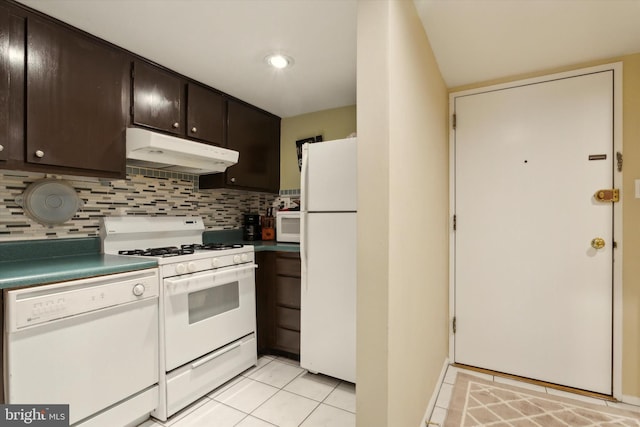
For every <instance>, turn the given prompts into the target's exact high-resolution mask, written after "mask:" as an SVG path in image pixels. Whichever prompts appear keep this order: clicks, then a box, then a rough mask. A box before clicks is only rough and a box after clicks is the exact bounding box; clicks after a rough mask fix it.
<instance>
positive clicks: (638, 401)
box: [622, 394, 640, 406]
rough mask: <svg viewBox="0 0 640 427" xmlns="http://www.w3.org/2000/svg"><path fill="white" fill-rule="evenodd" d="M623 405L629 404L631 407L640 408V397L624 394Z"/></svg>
mask: <svg viewBox="0 0 640 427" xmlns="http://www.w3.org/2000/svg"><path fill="white" fill-rule="evenodd" d="M622 403H628V404H629V405H635V406H640V397H638V396H629V395H626V394H623V395H622Z"/></svg>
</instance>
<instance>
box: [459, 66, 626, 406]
mask: <svg viewBox="0 0 640 427" xmlns="http://www.w3.org/2000/svg"><path fill="white" fill-rule="evenodd" d="M601 71H613V152H614V153H617V152H620V153H622V152H623V151H622V62H615V63H610V64H603V65H598V66H594V67H588V68H580V69H576V70H571V71H566V72H561V73H554V74H547V75H542V76H538V77H533V78H528V79H523V80H514V81H510V82H507V83H501V84H496V85H489V86H483V87H478V88H474V89H468V90H463V91H459V92H451V93H450V94H449V222H450V224H449V225H450V226H449V360H450V361H452V362H455V339H454V338H455V337H454V334H453V317H454V316H455V312H456V311H455V308H456V307H455V295H456V294H455V291H456V289H455V279H456V278H455V259H456V258H455V254H456V246H455V243H456V240H455V231H454V229H453V216H454V214H455V212H456V206H455V202H456V199H455V196H456V191H455V190H456V187H455V185H456V180H455V177H456V170H455V160H456V158H455V154H456V151H455V150H456V145H455V140H456V134H455V129H454V128H453V115H454V113H455V100H456V98H457V97H461V96H466V95H474V94H479V93H483V92H488V91H493V90H499V89H509V88H513V87H518V86H523V85H529V84H534V83H542V82H546V81H550V80H557V79H563V78H568V77H577V76H580V75H583V74H591V73H595V72H601ZM612 161H614V159H612ZM613 185H614V187H615V188H618V189H620V194H622V193H623V191H622V172H618V170H617V169H616V168H615V166H614V173H613ZM622 203H623V198H620V201H619V202H618V203H616V204H615V205H614V209H613V238H614V241H615V242H616V243H617V248H616V249H615V250H614V251H613V259H614V261H615V262H613V355H612V357H613V359H612V360H613V367H612V368H613V371H612V381H613V384H612V385H613V387H612V389H613V397H614V398H616V399H618V400H623V399H622V398H623V396H622V301H623V299H622V249H623V244H622V206H623V205H622Z"/></svg>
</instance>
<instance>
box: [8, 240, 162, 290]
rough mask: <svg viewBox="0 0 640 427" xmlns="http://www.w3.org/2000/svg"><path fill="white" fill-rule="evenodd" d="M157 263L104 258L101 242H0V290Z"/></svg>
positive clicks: (126, 269)
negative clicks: (101, 251)
mask: <svg viewBox="0 0 640 427" xmlns="http://www.w3.org/2000/svg"><path fill="white" fill-rule="evenodd" d="M157 266H158V263H157V262H156V260H154V259H141V258H134V257H126V256H118V255H103V254H101V253H100V239H99V238H78V239H51V240H22V241H15V242H12V241H9V242H0V289H7V288H15V287H21V286H32V285H42V284H45V283H55V282H61V281H66V280H74V279H83V278H87V277H94V276H102V275H105V274H113V273H123V272H126V271H133V270H142V269H145V268H153V267H157Z"/></svg>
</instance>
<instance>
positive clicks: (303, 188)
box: [300, 144, 309, 291]
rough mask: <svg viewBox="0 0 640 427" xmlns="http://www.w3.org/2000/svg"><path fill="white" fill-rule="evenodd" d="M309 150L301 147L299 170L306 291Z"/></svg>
mask: <svg viewBox="0 0 640 427" xmlns="http://www.w3.org/2000/svg"><path fill="white" fill-rule="evenodd" d="M308 163H309V150H308V145H307V144H303V145H302V167H301V170H300V261H301V262H300V264H301V265H300V268H301V273H302V274H301V276H302V281H303V282H304V283H302V286H303V288H304V290H305V291H306V290H307V289H308V280H307V186H308V183H309V164H308Z"/></svg>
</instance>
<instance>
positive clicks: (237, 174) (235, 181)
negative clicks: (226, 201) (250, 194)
mask: <svg viewBox="0 0 640 427" xmlns="http://www.w3.org/2000/svg"><path fill="white" fill-rule="evenodd" d="M227 108H228V113H227V114H228V130H227V146H228V147H229V148H231V149H232V150H237V151H239V152H240V158H239V160H238V163H237V164H236V165H234V166H231V167H230V168H229V169H227V173H226V181H227V182H226V184H227V185H228V186H232V187H233V186H237V187H244V188H248V189H255V190H262V191H269V192H272V193H277V192H278V190H279V187H280V118H278V117H275V116H272V115H270V114H267V113H265V112H263V111H261V110H258V109H256V108H252V107H249V106H247V105H245V104H242V103H239V102H236V101H232V100H230V101H229V102H228V107H227Z"/></svg>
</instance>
